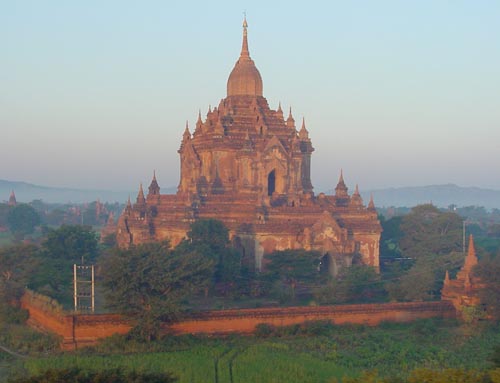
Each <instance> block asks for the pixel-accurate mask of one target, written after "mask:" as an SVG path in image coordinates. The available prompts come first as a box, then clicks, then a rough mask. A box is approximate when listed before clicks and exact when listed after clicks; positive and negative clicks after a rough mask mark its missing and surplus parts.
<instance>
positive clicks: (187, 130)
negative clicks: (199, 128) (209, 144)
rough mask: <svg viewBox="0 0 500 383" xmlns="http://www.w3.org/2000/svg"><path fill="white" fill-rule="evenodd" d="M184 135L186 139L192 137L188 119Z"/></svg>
mask: <svg viewBox="0 0 500 383" xmlns="http://www.w3.org/2000/svg"><path fill="white" fill-rule="evenodd" d="M182 137H183V139H184V140H189V139H190V138H191V132H190V131H189V124H188V122H187V121H186V129H184V134H183V136H182Z"/></svg>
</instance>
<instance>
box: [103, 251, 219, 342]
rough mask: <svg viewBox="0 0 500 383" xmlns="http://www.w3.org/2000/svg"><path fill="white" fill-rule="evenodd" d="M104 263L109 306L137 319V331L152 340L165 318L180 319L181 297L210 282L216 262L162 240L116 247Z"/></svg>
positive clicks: (104, 282) (167, 319) (142, 336)
mask: <svg viewBox="0 0 500 383" xmlns="http://www.w3.org/2000/svg"><path fill="white" fill-rule="evenodd" d="M101 266H102V278H103V286H104V288H105V293H106V298H107V305H108V306H109V307H110V308H112V309H115V310H118V311H119V312H121V313H124V314H126V315H128V316H130V317H131V318H133V319H135V320H136V321H137V326H136V327H135V329H134V333H136V334H138V335H139V336H140V337H141V338H143V339H146V340H152V339H154V338H155V337H156V336H157V335H158V332H159V325H160V322H161V321H172V320H175V319H176V317H177V316H178V314H179V312H180V309H181V306H180V302H181V300H182V299H183V298H184V297H186V296H187V295H189V294H190V293H192V292H195V291H198V290H200V289H202V288H203V287H204V286H206V285H207V283H208V282H209V280H210V278H211V276H212V274H213V266H214V261H213V260H212V259H211V258H209V257H207V256H205V255H203V254H200V253H198V252H196V251H192V252H178V251H173V250H171V249H170V248H169V244H168V242H162V243H147V244H142V245H138V246H132V247H130V248H129V249H118V248H116V249H113V250H112V252H111V253H110V254H108V255H107V256H106V257H105V258H104V260H103V262H102V264H101Z"/></svg>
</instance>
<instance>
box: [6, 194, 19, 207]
mask: <svg viewBox="0 0 500 383" xmlns="http://www.w3.org/2000/svg"><path fill="white" fill-rule="evenodd" d="M8 205H9V206H16V205H17V200H16V194H15V193H14V190H12V191H11V192H10V196H9V202H8Z"/></svg>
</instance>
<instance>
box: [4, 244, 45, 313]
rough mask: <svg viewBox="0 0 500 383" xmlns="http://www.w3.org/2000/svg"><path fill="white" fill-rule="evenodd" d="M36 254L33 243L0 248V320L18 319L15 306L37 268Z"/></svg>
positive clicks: (36, 250)
mask: <svg viewBox="0 0 500 383" xmlns="http://www.w3.org/2000/svg"><path fill="white" fill-rule="evenodd" d="M37 254H38V249H37V247H36V246H34V245H24V244H20V245H14V246H9V247H3V248H0V322H2V321H6V322H7V321H16V322H17V321H19V318H20V316H19V315H18V314H19V312H18V311H19V310H18V309H17V306H18V303H19V299H20V298H21V296H22V294H23V291H24V287H25V286H27V285H29V283H30V281H31V278H32V276H33V274H34V273H35V272H36V270H38V266H39V259H38V257H37ZM21 317H22V316H21ZM23 320H24V318H23Z"/></svg>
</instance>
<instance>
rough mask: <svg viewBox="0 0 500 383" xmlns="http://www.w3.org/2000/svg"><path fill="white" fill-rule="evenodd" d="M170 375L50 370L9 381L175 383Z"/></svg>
mask: <svg viewBox="0 0 500 383" xmlns="http://www.w3.org/2000/svg"><path fill="white" fill-rule="evenodd" d="M176 381H177V379H176V378H174V377H173V376H172V375H171V374H170V373H149V372H136V371H123V370H118V369H115V370H103V371H91V370H82V369H79V368H68V369H60V370H56V369H50V370H46V371H45V372H43V373H41V374H39V375H35V376H30V377H26V378H18V379H14V380H11V381H10V383H60V382H73V383H104V382H106V383H172V382H176Z"/></svg>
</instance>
